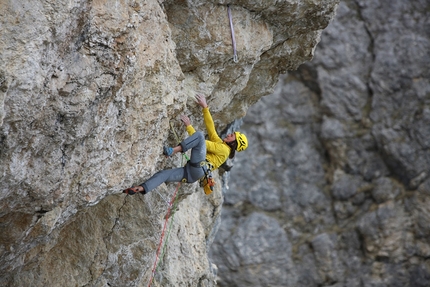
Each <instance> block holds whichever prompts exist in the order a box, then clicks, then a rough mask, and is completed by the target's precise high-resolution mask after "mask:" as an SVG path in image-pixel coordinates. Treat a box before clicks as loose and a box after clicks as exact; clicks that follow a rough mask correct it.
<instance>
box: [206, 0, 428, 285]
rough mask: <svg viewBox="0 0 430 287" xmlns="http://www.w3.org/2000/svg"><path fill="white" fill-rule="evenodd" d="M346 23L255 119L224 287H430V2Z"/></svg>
mask: <svg viewBox="0 0 430 287" xmlns="http://www.w3.org/2000/svg"><path fill="white" fill-rule="evenodd" d="M336 14H337V15H336V17H335V19H334V20H333V21H332V22H331V23H330V25H329V26H328V27H327V29H325V30H324V32H323V33H322V36H321V42H320V43H319V44H318V46H317V49H316V52H315V57H314V59H313V60H312V61H310V62H308V63H305V64H304V65H301V66H300V67H299V68H298V69H297V70H296V71H288V72H287V73H286V74H285V75H283V76H282V77H281V78H280V81H279V83H278V85H277V86H276V88H275V91H274V93H273V94H272V95H270V96H267V97H264V98H262V99H261V100H260V101H259V102H258V103H257V104H255V105H254V106H252V107H251V108H250V109H249V110H248V113H247V116H246V117H245V118H244V120H243V123H244V124H243V125H242V129H243V130H244V131H245V133H247V135H248V138H249V141H250V143H252V144H250V147H249V150H247V154H246V155H245V154H239V155H238V157H237V158H236V160H235V162H234V167H233V169H232V170H231V172H230V180H229V181H230V183H229V189H226V190H225V194H224V196H225V197H224V206H223V211H222V217H221V218H222V224H221V225H220V228H219V231H218V233H217V235H216V237H215V240H214V242H213V244H212V247H211V253H210V256H211V258H212V259H213V262H214V263H215V264H216V265H217V266H218V280H217V281H218V285H219V286H272V287H273V286H294V287H297V286H298V287H300V286H303V287H304V286H336V287H341V286H348V287H354V286H357V287H359V286H360V287H361V286H375V287H376V286H380V287H382V286H384V287H385V286H390V287H392V286H398V287H404V286H411V287H417V286H421V287H424V286H430V259H429V258H430V2H429V1H427V0H417V1H388V0H375V1H361V0H356V1H351V0H347V1H342V2H341V3H340V5H339V7H338V8H337V10H336Z"/></svg>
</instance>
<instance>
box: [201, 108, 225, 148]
mask: <svg viewBox="0 0 430 287" xmlns="http://www.w3.org/2000/svg"><path fill="white" fill-rule="evenodd" d="M203 119H204V121H205V125H206V130H207V132H208V137H209V140H210V141H213V142H218V143H219V142H221V143H222V142H223V141H222V139H221V138H220V137H219V136H218V134H217V132H216V130H215V124H214V121H213V119H212V115H211V113H210V112H209V107H206V108H203Z"/></svg>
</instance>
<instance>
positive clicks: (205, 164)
mask: <svg viewBox="0 0 430 287" xmlns="http://www.w3.org/2000/svg"><path fill="white" fill-rule="evenodd" d="M187 164H189V165H191V166H192V167H201V168H202V170H203V173H204V175H203V176H202V177H201V178H200V179H199V183H200V187H203V188H204V191H205V194H206V195H209V194H211V193H212V192H213V187H214V185H215V180H214V178H213V176H212V170H213V169H214V167H213V165H212V164H211V163H210V162H209V161H208V160H207V159H205V160H203V161H201V162H199V163H192V162H191V161H188V163H187Z"/></svg>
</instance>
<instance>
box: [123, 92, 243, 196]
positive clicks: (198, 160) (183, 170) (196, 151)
mask: <svg viewBox="0 0 430 287" xmlns="http://www.w3.org/2000/svg"><path fill="white" fill-rule="evenodd" d="M196 101H197V104H198V105H200V106H201V107H202V108H203V119H204V122H205V125H206V130H207V132H208V137H209V139H208V140H205V138H204V135H203V132H201V131H195V130H194V127H193V126H192V125H191V121H190V119H189V118H188V117H187V116H185V115H182V116H181V121H182V122H183V123H184V125H185V127H186V129H187V132H188V134H189V137H188V138H186V139H185V140H183V141H182V142H181V143H180V144H179V145H177V146H175V147H164V148H163V154H164V155H165V156H167V157H171V156H173V155H174V154H176V153H178V152H182V153H184V152H186V151H188V150H190V149H191V157H190V160H189V161H188V162H187V164H186V165H185V166H184V167H180V168H174V169H166V170H161V171H159V172H157V173H155V174H154V175H153V176H152V177H151V178H150V179H148V180H147V181H145V182H144V183H142V184H141V185H138V186H134V187H130V188H127V189H125V190H124V191H123V192H124V193H126V194H129V195H133V194H136V193H142V194H147V193H148V192H150V191H152V190H153V189H154V188H156V187H157V186H159V185H160V184H162V183H163V182H165V183H168V182H181V181H182V182H188V183H193V182H196V181H197V180H201V183H202V185H203V187H204V190H205V193H206V194H210V193H211V192H212V191H211V184H210V182H211V181H210V180H209V179H208V178H207V176H208V174H210V173H211V172H212V171H214V170H216V169H218V167H219V166H220V165H222V164H223V163H224V162H225V161H227V159H228V158H233V157H234V156H235V152H236V151H238V152H241V151H244V150H245V149H246V148H247V147H248V139H247V138H246V136H245V135H244V134H243V133H240V132H238V131H236V132H234V133H231V134H228V135H227V136H226V137H225V138H224V139H221V138H220V137H219V136H218V134H217V132H216V130H215V125H214V121H213V119H212V116H211V114H210V112H209V107H208V105H207V103H206V98H205V96H204V95H200V94H198V95H196ZM204 179H206V180H204Z"/></svg>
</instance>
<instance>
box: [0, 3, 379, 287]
mask: <svg viewBox="0 0 430 287" xmlns="http://www.w3.org/2000/svg"><path fill="white" fill-rule="evenodd" d="M337 3H338V1H337V0H327V1H231V2H228V3H227V2H226V1H206V0H205V1H203V0H202V1H191V0H190V1H155V0H148V1H124V0H122V1H121V0H118V1H113V0H110V1H107V0H94V1H86V0H67V1H66V0H63V1H51V0H34V1H2V2H1V3H0V27H1V31H2V32H1V33H0V51H1V61H0V148H1V149H0V174H1V183H0V207H1V208H0V210H1V211H0V274H1V275H0V285H2V286H143V285H146V284H147V283H148V281H149V278H150V275H151V271H152V264H153V262H154V260H155V252H156V249H157V247H158V242H159V239H160V233H161V230H162V227H163V224H164V216H165V214H166V210H167V206H166V203H165V201H164V200H163V199H162V198H161V196H160V194H162V195H163V197H164V198H170V197H171V196H172V194H173V193H174V189H175V185H169V186H167V187H166V186H161V187H160V188H159V189H158V192H159V193H158V192H153V193H151V194H149V195H147V196H144V197H143V196H140V195H138V196H134V197H127V196H125V195H123V194H119V193H120V192H121V190H122V189H123V188H125V187H128V186H130V185H132V184H136V183H141V182H142V181H143V180H144V179H146V178H148V177H149V176H150V175H151V174H153V173H154V172H155V171H157V170H158V169H160V168H169V167H174V166H178V165H180V164H181V161H180V159H179V158H175V159H174V160H166V159H165V158H164V157H162V156H161V149H162V146H163V145H164V144H175V143H176V139H175V138H174V136H173V135H172V132H171V131H170V122H172V123H173V126H174V127H175V128H176V130H178V131H181V132H180V133H179V136H184V133H183V129H182V127H181V126H180V124H179V123H178V121H177V119H178V115H179V114H181V113H186V114H189V115H190V116H191V118H192V120H193V123H194V124H195V126H196V127H197V128H198V127H201V126H202V124H201V116H200V111H199V109H198V108H197V107H196V105H195V104H194V102H193V100H192V97H193V95H194V93H195V92H196V91H201V92H204V93H206V94H207V95H208V101H209V104H210V106H211V110H212V111H213V114H214V118H215V120H216V124H217V126H219V128H220V130H221V129H223V128H224V127H226V125H227V124H229V123H230V122H231V121H232V120H234V119H236V118H239V117H242V116H244V115H245V113H246V111H247V109H248V107H249V106H250V105H252V104H253V103H255V102H256V101H257V100H258V99H259V98H260V97H261V96H263V95H267V94H269V93H270V92H271V91H272V90H273V87H274V86H275V84H276V82H277V79H278V75H279V73H280V72H282V71H286V70H288V69H295V68H297V67H299V66H300V65H301V64H302V63H303V62H305V61H307V60H310V59H311V58H312V57H313V53H314V49H315V46H316V44H317V43H318V41H319V40H320V34H321V31H322V29H324V28H325V27H326V26H327V25H328V23H329V21H330V20H331V19H332V18H333V16H334V13H335V9H336V7H337ZM227 4H231V10H232V14H233V23H234V26H235V32H236V41H237V50H238V56H239V63H237V64H236V63H233V61H232V45H231V36H230V29H229V22H228V17H227V8H226V5H227ZM197 191H198V192H197ZM381 196H382V197H383V195H381ZM179 199H180V200H179V203H178V210H177V211H176V213H175V221H174V223H173V225H172V232H171V234H170V239H169V245H168V248H167V250H166V253H165V254H164V256H163V257H162V258H160V259H161V260H162V261H163V262H164V263H163V264H162V265H161V267H160V268H161V269H159V270H158V272H157V276H156V281H155V284H159V285H161V286H214V284H215V283H214V279H215V273H216V270H215V267H214V266H213V265H212V264H211V263H210V262H209V259H208V256H207V253H208V246H209V245H210V243H211V242H212V240H213V237H214V233H215V231H216V230H217V228H218V226H219V220H217V219H218V218H219V213H220V209H221V204H222V202H223V198H222V196H221V191H220V186H218V188H217V189H216V191H215V192H214V194H213V195H211V196H209V197H206V196H204V195H203V194H202V192H201V190H200V189H199V188H198V187H197V186H196V185H189V186H187V187H186V188H183V189H181V191H180V196H179ZM255 217H256V218H257V219H258V220H261V221H262V224H263V226H262V227H265V225H267V224H270V225H271V226H272V224H273V219H271V218H268V217H264V216H261V215H259V214H256V215H255ZM247 222H248V223H247V224H250V225H252V222H250V221H247ZM268 230H269V231H273V232H274V235H276V236H272V237H270V238H267V240H265V241H261V242H262V243H263V244H264V245H262V246H261V251H262V252H271V253H270V254H269V255H268V257H270V256H271V254H276V250H273V249H271V248H272V247H271V246H272V245H273V244H276V243H278V242H279V243H281V246H283V247H285V249H284V250H283V252H285V255H286V256H287V258H285V257H282V256H280V257H277V258H278V259H279V262H280V263H281V266H282V268H293V264H292V261H291V260H290V259H289V258H288V255H289V254H290V253H291V252H292V251H291V245H290V244H289V243H288V241H287V240H283V239H287V233H286V232H285V231H283V230H282V228H281V226H274V227H271V228H269V229H268ZM242 233H243V234H240V235H239V236H241V237H243V236H244V234H245V233H246V232H245V230H243V232H242ZM249 241H250V242H260V239H259V238H249ZM242 251H243V252H244V254H247V252H248V251H247V249H246V247H244V249H242ZM268 257H267V258H264V260H268ZM281 257H282V258H281ZM247 260H248V261H249V262H251V263H252V262H254V260H255V259H254V258H251V257H248V258H247ZM283 276H284V277H282V278H284V279H286V280H291V282H294V280H295V279H289V278H288V277H287V276H285V275H283Z"/></svg>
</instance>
